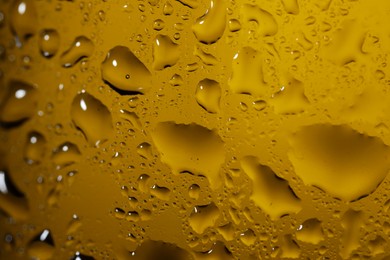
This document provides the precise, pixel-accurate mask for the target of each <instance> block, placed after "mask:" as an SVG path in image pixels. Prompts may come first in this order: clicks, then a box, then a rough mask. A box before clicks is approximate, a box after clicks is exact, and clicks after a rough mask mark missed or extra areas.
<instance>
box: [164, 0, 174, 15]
mask: <svg viewBox="0 0 390 260" xmlns="http://www.w3.org/2000/svg"><path fill="white" fill-rule="evenodd" d="M172 13H173V6H172V4H171V3H170V2H169V1H167V2H166V3H165V4H164V7H163V14H164V15H171V14H172Z"/></svg>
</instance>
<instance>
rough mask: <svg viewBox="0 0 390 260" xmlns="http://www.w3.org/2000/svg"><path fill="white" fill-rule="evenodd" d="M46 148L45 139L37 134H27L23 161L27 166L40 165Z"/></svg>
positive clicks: (34, 132)
mask: <svg viewBox="0 0 390 260" xmlns="http://www.w3.org/2000/svg"><path fill="white" fill-rule="evenodd" d="M45 148H46V138H45V137H44V136H43V135H42V134H41V133H39V132H36V131H33V132H30V133H29V134H28V137H27V142H26V145H25V148H24V159H25V160H26V162H27V163H28V164H34V163H40V162H41V160H42V159H43V156H44V153H45Z"/></svg>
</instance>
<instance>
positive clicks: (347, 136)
mask: <svg viewBox="0 0 390 260" xmlns="http://www.w3.org/2000/svg"><path fill="white" fill-rule="evenodd" d="M291 145H292V147H293V151H292V152H290V154H289V158H290V160H291V162H292V164H293V166H294V168H295V171H296V173H297V175H298V176H299V177H300V178H302V180H303V182H304V183H305V184H307V185H315V186H317V187H319V188H321V189H322V190H324V191H326V192H328V193H329V194H330V195H332V196H334V197H337V198H341V199H344V200H348V201H351V200H356V199H359V198H361V197H362V196H365V195H368V194H370V193H372V192H373V191H375V189H376V188H377V187H378V185H379V184H380V183H381V182H382V180H383V179H384V178H385V177H386V175H387V173H388V171H389V169H390V157H389V156H390V148H389V147H388V146H387V145H385V144H384V143H383V142H382V140H380V139H379V138H377V137H371V136H368V135H365V134H361V133H359V132H357V131H355V130H353V129H351V128H350V127H348V126H346V125H327V124H318V125H311V126H306V127H303V128H302V129H301V130H300V131H299V132H297V133H296V134H295V135H294V137H293V138H292V139H291ZM313 169H316V174H315V175H313Z"/></svg>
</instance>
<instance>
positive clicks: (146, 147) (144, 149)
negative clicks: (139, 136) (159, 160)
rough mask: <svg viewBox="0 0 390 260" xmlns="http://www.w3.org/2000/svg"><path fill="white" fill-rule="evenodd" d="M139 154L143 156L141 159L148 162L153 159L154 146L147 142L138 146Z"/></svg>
mask: <svg viewBox="0 0 390 260" xmlns="http://www.w3.org/2000/svg"><path fill="white" fill-rule="evenodd" d="M137 153H138V154H139V155H141V157H143V158H145V159H148V160H151V159H152V158H153V153H152V146H151V145H150V144H149V143H146V142H143V143H141V144H139V145H138V146H137Z"/></svg>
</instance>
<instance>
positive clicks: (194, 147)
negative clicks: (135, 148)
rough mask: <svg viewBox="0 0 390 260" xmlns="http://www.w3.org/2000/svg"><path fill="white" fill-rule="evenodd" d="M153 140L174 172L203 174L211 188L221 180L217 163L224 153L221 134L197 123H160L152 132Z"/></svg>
mask: <svg viewBox="0 0 390 260" xmlns="http://www.w3.org/2000/svg"><path fill="white" fill-rule="evenodd" d="M152 137H153V140H154V143H155V144H156V147H157V149H158V150H159V152H160V154H161V160H162V161H163V162H165V163H167V164H168V165H169V166H170V167H171V168H172V170H173V172H174V173H180V172H186V171H189V172H192V173H193V174H195V175H203V176H206V178H207V179H208V180H209V182H210V186H211V187H212V188H216V187H218V186H219V185H220V184H221V181H220V174H219V171H220V166H221V165H222V163H223V161H224V159H225V155H224V148H223V142H222V140H221V138H220V137H219V136H218V135H217V134H216V133H215V132H214V131H212V130H209V129H207V128H205V127H203V126H200V125H197V124H190V125H185V124H175V123H173V122H163V123H159V124H158V125H157V127H156V128H155V130H154V132H153V133H152Z"/></svg>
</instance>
